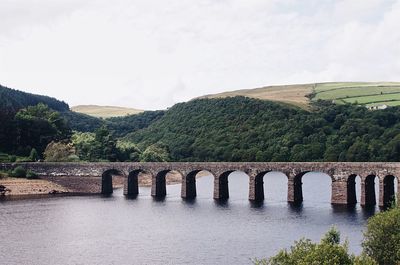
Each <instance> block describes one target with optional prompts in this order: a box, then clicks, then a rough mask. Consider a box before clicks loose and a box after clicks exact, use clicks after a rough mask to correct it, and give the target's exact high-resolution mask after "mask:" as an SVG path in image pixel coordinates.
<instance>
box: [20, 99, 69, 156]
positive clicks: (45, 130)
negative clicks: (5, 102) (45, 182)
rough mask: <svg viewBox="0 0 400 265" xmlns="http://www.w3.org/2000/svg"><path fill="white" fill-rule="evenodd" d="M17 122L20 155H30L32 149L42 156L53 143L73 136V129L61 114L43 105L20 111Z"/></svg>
mask: <svg viewBox="0 0 400 265" xmlns="http://www.w3.org/2000/svg"><path fill="white" fill-rule="evenodd" d="M15 121H16V124H17V130H16V132H15V136H14V137H16V138H17V146H16V147H17V150H16V153H17V154H18V155H29V153H30V151H31V149H32V148H34V149H36V150H37V152H38V153H40V154H42V153H43V151H44V150H45V148H46V146H47V145H48V144H49V143H50V142H51V141H60V140H63V139H68V138H69V137H70V136H71V129H70V128H69V127H68V126H67V124H66V122H65V120H64V119H63V118H62V117H61V116H60V114H59V113H58V112H56V111H53V110H51V109H50V108H48V106H46V105H44V104H42V103H40V104H38V105H36V106H30V107H27V108H26V109H22V110H20V111H18V113H17V114H16V115H15Z"/></svg>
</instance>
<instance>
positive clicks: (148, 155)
mask: <svg viewBox="0 0 400 265" xmlns="http://www.w3.org/2000/svg"><path fill="white" fill-rule="evenodd" d="M168 160H169V153H168V149H167V147H166V146H164V145H162V144H160V143H159V144H153V145H150V146H149V147H147V148H146V150H144V152H143V154H141V156H140V161H141V162H166V161H168Z"/></svg>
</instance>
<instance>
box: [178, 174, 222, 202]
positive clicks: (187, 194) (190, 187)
mask: <svg viewBox="0 0 400 265" xmlns="http://www.w3.org/2000/svg"><path fill="white" fill-rule="evenodd" d="M201 172H202V173H207V175H211V176H213V178H215V174H214V173H212V172H211V171H209V170H207V169H192V170H189V171H188V173H185V174H183V175H182V186H181V197H182V198H183V199H187V200H192V199H194V198H196V197H197V184H196V182H197V181H196V178H197V176H198V174H199V173H201Z"/></svg>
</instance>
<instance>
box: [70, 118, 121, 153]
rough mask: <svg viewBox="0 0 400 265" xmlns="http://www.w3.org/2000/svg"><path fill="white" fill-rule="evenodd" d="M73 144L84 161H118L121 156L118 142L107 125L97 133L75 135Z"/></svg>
mask: <svg viewBox="0 0 400 265" xmlns="http://www.w3.org/2000/svg"><path fill="white" fill-rule="evenodd" d="M72 143H73V144H74V146H75V148H76V149H77V153H78V156H79V158H80V159H81V160H83V161H101V160H106V161H107V160H108V161H117V160H118V155H119V154H120V153H119V151H118V150H117V142H116V140H115V139H114V137H113V136H112V135H111V134H110V131H109V130H108V128H107V127H106V126H105V125H103V126H102V127H100V128H98V129H97V130H96V132H95V133H79V132H78V133H75V134H74V135H73V136H72ZM128 156H129V155H128ZM124 160H125V158H124Z"/></svg>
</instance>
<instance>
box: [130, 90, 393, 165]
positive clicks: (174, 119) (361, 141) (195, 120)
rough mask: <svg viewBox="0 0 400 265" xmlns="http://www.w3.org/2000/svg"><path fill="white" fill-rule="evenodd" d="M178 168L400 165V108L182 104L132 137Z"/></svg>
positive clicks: (240, 100)
mask: <svg viewBox="0 0 400 265" xmlns="http://www.w3.org/2000/svg"><path fill="white" fill-rule="evenodd" d="M126 139H127V140H131V141H133V142H135V143H137V144H138V147H139V148H140V149H142V150H145V149H146V148H147V147H148V146H151V145H153V144H157V143H159V142H160V141H161V142H163V143H164V144H165V146H167V147H168V149H169V152H170V159H171V160H172V161H400V108H399V107H392V108H388V109H386V110H379V111H369V110H367V109H366V108H364V107H358V106H354V105H334V104H331V103H327V102H324V101H319V102H316V103H314V105H313V111H312V112H307V111H304V110H301V109H297V108H294V107H290V106H287V105H283V104H279V103H274V102H269V101H262V100H257V99H250V98H245V97H233V98H225V99H201V100H194V101H190V102H187V103H181V104H176V105H175V106H173V107H171V108H170V109H169V110H168V111H166V112H165V114H164V115H163V116H162V117H160V118H158V119H157V120H156V121H155V122H153V123H152V124H151V125H150V126H149V127H147V128H145V129H142V130H139V131H136V132H134V133H132V134H129V135H128V136H127V137H126Z"/></svg>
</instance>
